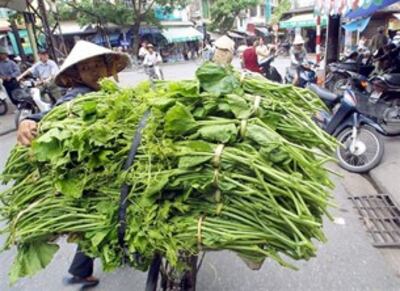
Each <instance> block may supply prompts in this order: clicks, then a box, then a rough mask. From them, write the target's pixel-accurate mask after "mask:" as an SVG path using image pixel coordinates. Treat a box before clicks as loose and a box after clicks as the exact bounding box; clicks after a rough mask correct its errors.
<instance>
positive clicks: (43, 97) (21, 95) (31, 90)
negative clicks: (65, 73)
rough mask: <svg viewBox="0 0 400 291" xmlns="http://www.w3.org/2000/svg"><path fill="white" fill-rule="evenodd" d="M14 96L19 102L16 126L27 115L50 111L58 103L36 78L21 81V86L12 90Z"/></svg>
mask: <svg viewBox="0 0 400 291" xmlns="http://www.w3.org/2000/svg"><path fill="white" fill-rule="evenodd" d="M12 95H13V98H14V99H15V101H16V103H17V113H16V114H15V126H16V128H18V127H19V124H20V123H21V121H22V120H23V119H25V118H26V117H28V116H30V115H32V114H35V113H39V112H46V111H49V110H50V109H51V108H52V107H53V105H54V104H55V103H56V100H55V98H54V97H53V96H52V95H51V93H50V92H49V91H48V90H46V89H44V90H43V92H41V90H40V89H39V88H38V82H36V81H35V80H34V79H28V80H24V81H21V82H20V88H17V89H15V90H14V91H13V92H12Z"/></svg>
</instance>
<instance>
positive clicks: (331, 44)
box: [326, 14, 340, 65]
mask: <svg viewBox="0 0 400 291" xmlns="http://www.w3.org/2000/svg"><path fill="white" fill-rule="evenodd" d="M339 52H340V15H338V14H336V15H330V16H329V20H328V29H327V37H326V65H328V64H330V63H334V62H336V61H337V60H338V58H339Z"/></svg>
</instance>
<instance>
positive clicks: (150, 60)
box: [143, 52, 162, 66]
mask: <svg viewBox="0 0 400 291" xmlns="http://www.w3.org/2000/svg"><path fill="white" fill-rule="evenodd" d="M161 62H162V59H161V56H160V54H159V53H157V52H153V53H152V54H151V53H148V54H146V55H145V57H144V60H143V65H145V66H155V65H157V64H158V63H161Z"/></svg>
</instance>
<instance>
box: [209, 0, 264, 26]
mask: <svg viewBox="0 0 400 291" xmlns="http://www.w3.org/2000/svg"><path fill="white" fill-rule="evenodd" d="M261 2H262V1H261V0H233V1H227V0H216V1H215V2H214V3H213V4H212V7H211V20H212V25H211V29H213V30H217V31H219V32H221V33H226V32H227V31H229V30H230V29H232V27H233V25H234V24H235V19H236V18H237V17H238V16H239V14H240V12H242V11H245V10H246V9H249V8H251V7H254V6H256V5H259V4H260V3H261Z"/></svg>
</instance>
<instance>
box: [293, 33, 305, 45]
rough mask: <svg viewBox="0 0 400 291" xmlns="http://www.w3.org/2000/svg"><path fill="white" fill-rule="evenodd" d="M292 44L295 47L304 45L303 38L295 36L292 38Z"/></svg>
mask: <svg viewBox="0 0 400 291" xmlns="http://www.w3.org/2000/svg"><path fill="white" fill-rule="evenodd" d="M293 44H294V45H296V44H304V39H303V37H302V36H301V35H299V34H296V36H295V37H294V41H293Z"/></svg>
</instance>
